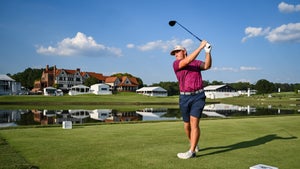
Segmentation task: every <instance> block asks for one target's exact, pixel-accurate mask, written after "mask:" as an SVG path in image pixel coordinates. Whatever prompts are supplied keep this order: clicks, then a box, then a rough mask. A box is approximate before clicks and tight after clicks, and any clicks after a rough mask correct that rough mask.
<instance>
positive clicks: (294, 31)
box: [242, 23, 300, 42]
mask: <svg viewBox="0 0 300 169" xmlns="http://www.w3.org/2000/svg"><path fill="white" fill-rule="evenodd" d="M245 34H246V36H245V37H244V38H243V39H242V42H245V41H246V40H247V39H249V38H253V37H257V36H264V37H265V38H266V39H267V40H268V41H269V42H300V23H289V24H283V25H281V26H279V27H277V28H274V29H270V28H269V27H268V28H265V29H263V28H260V27H257V28H255V27H247V28H246V29H245Z"/></svg>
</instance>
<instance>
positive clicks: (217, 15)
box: [0, 0, 300, 85]
mask: <svg viewBox="0 0 300 169" xmlns="http://www.w3.org/2000/svg"><path fill="white" fill-rule="evenodd" d="M170 20H176V21H177V22H179V23H180V24H182V25H183V26H185V27H187V28H188V29H189V30H190V31H192V32H193V33H194V34H196V35H197V36H198V37H200V38H201V39H206V40H208V41H209V42H210V43H211V44H212V46H213V48H212V58H213V66H212V68H211V69H210V70H208V71H205V72H203V79H204V80H209V81H210V82H211V81H213V80H217V81H223V82H225V83H230V82H239V81H242V82H250V83H252V84H255V83H256V82H257V81H258V80H260V79H267V80H269V81H270V82H274V83H299V82H300V75H299V72H300V66H299V64H300V0H286V1H282V0H279V1H278V0H272V1H263V0H243V1H240V0H226V1H221V0H210V1H201V0H187V1H182V0H180V1H179V0H147V1H146V0H84V1H83V0H1V1H0V57H1V63H0V74H7V73H10V74H15V73H18V72H22V71H24V70H25V69H26V68H28V67H31V68H45V67H46V65H49V66H53V65H56V67H57V68H59V69H61V68H64V69H76V68H81V70H82V71H87V72H97V73H102V74H104V75H107V76H108V75H111V74H114V73H118V72H121V73H125V72H127V73H130V74H132V75H134V76H137V77H140V78H141V79H142V80H143V81H144V84H148V85H151V84H152V83H158V82H160V81H176V77H175V75H174V72H173V68H172V63H173V61H174V59H175V58H174V57H173V56H170V55H169V51H170V50H171V49H172V48H173V47H174V46H175V45H177V44H181V45H184V46H185V47H186V48H187V49H188V51H191V50H193V49H195V48H196V47H197V46H198V45H199V42H198V41H197V39H195V38H194V37H193V36H191V35H190V34H188V33H187V32H186V31H185V30H183V29H182V28H181V27H179V26H178V25H175V26H173V27H170V26H169V25H168V22H169V21H170ZM197 59H199V60H203V59H204V51H203V52H202V53H200V55H199V56H198V58H197Z"/></svg>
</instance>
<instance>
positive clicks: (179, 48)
mask: <svg viewBox="0 0 300 169" xmlns="http://www.w3.org/2000/svg"><path fill="white" fill-rule="evenodd" d="M179 50H185V48H184V47H183V46H179V45H177V46H175V47H174V49H173V50H172V51H171V52H170V55H175V52H176V51H179Z"/></svg>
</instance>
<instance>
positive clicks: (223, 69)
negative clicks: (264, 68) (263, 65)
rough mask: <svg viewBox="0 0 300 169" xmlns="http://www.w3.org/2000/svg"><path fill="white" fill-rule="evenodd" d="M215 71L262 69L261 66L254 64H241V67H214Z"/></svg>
mask: <svg viewBox="0 0 300 169" xmlns="http://www.w3.org/2000/svg"><path fill="white" fill-rule="evenodd" d="M212 70H213V71H228V72H240V71H255V70H260V68H257V67H253V66H240V68H239V69H237V68H233V67H213V68H212Z"/></svg>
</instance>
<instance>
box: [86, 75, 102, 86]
mask: <svg viewBox="0 0 300 169" xmlns="http://www.w3.org/2000/svg"><path fill="white" fill-rule="evenodd" d="M98 82H99V80H98V79H97V78H95V77H89V78H87V79H86V80H85V81H84V85H85V86H88V87H91V86H92V85H93V84H97V83H98Z"/></svg>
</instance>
